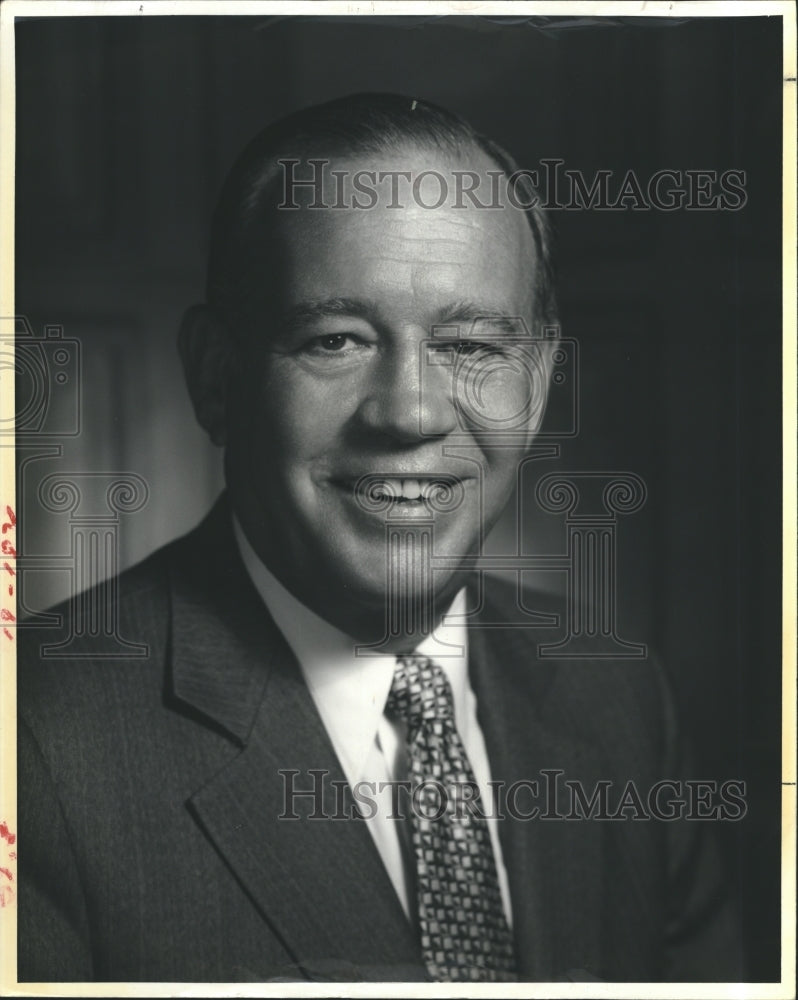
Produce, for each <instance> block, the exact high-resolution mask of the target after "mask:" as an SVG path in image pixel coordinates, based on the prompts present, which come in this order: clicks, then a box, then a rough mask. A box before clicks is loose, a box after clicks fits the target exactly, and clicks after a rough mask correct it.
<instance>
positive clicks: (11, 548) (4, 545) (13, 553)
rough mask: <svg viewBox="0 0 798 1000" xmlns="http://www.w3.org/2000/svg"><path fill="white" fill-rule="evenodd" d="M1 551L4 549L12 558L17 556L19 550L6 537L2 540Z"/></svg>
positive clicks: (5, 553) (0, 543)
mask: <svg viewBox="0 0 798 1000" xmlns="http://www.w3.org/2000/svg"><path fill="white" fill-rule="evenodd" d="M0 551H2V552H3V554H4V555H7V556H11V558H12V559H16V558H17V550H16V549H15V548H14V546H13V545H12V544H11V542H9V540H8V539H7V538H4V539H3V540H2V542H0Z"/></svg>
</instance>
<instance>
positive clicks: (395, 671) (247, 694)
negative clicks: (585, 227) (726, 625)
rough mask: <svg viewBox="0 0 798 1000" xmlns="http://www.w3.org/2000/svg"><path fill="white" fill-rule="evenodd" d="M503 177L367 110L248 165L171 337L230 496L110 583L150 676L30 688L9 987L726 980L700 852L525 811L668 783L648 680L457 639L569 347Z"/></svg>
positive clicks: (44, 675) (49, 670) (291, 121)
mask: <svg viewBox="0 0 798 1000" xmlns="http://www.w3.org/2000/svg"><path fill="white" fill-rule="evenodd" d="M516 181H517V177H516V176H515V166H514V164H513V162H512V160H510V158H509V157H508V156H507V155H506V154H505V153H504V152H503V151H502V150H501V149H499V148H498V147H497V146H495V145H494V144H493V143H491V142H490V141H488V140H486V139H484V138H482V137H480V136H478V135H477V134H476V133H474V131H473V130H472V129H471V128H470V127H469V126H468V125H467V124H466V123H464V122H462V121H461V120H460V119H458V118H456V117H454V116H452V115H450V114H449V113H447V112H445V111H442V110H441V109H438V108H435V107H433V106H431V105H428V104H426V103H424V102H420V101H417V100H411V99H406V98H402V97H394V96H390V95H360V96H355V97H351V98H345V99H343V100H340V101H336V102H332V103H330V104H327V105H323V106H321V107H317V108H311V109H308V110H307V111H305V112H300V113H299V114H297V115H294V116H291V117H289V118H287V119H285V120H284V121H282V122H278V123H277V124H276V125H273V126H271V127H270V128H268V129H266V130H265V132H264V133H262V134H261V135H260V136H259V137H257V138H256V139H255V140H254V141H253V143H252V144H251V145H250V146H249V147H248V148H247V150H245V151H244V153H243V154H242V157H241V158H240V160H239V162H238V163H237V165H236V166H235V167H234V169H233V171H232V173H231V175H230V176H229V178H228V180H227V182H226V184H225V188H224V191H223V193H222V197H221V200H220V203H219V206H218V208H217V212H216V216H215V219H214V229H213V238H212V248H211V257H210V265H209V274H208V294H207V303H206V304H205V305H203V306H199V307H194V308H192V309H190V310H189V311H188V313H187V314H186V317H185V320H184V323H183V327H182V329H181V334H180V349H181V354H182V357H183V361H184V367H185V371H186V377H187V381H188V386H189V390H190V393H191V396H192V400H193V402H194V406H195V410H196V413H197V417H198V419H199V421H200V423H201V424H202V426H203V427H204V428H205V429H206V430H207V431H208V433H209V434H210V436H211V438H212V439H213V441H214V442H216V443H217V444H219V445H223V446H224V449H225V472H226V481H227V493H226V495H225V496H224V497H223V498H222V499H221V500H220V502H219V503H218V504H217V506H216V507H215V508H214V510H213V511H212V512H211V514H210V515H209V516H208V518H207V519H206V521H205V522H204V523H203V524H202V525H200V527H199V528H198V529H196V531H194V532H192V533H191V534H189V535H188V536H186V537H185V538H183V539H180V540H178V541H177V542H175V543H173V544H172V545H169V546H167V547H166V548H165V549H163V550H161V551H159V552H156V553H155V554H154V555H153V556H151V557H150V558H149V559H148V560H147V561H146V562H144V563H143V564H141V565H140V566H138V567H136V568H134V569H133V570H130V571H129V572H127V573H125V574H124V575H123V576H122V578H121V579H120V581H119V586H118V603H119V614H120V621H121V629H122V632H123V634H124V635H125V636H127V637H132V638H134V639H135V641H136V642H139V643H145V644H146V645H147V647H148V651H149V652H148V656H147V657H146V658H144V659H138V660H137V659H130V660H124V659H121V660H112V659H103V658H101V657H100V658H97V657H93V656H92V652H91V648H90V646H89V645H88V644H87V647H86V651H85V655H83V654H81V655H76V656H75V657H74V659H71V660H69V661H58V660H55V661H48V660H47V659H46V658H41V659H40V658H39V657H38V655H37V654H38V650H39V647H40V644H41V643H42V642H44V641H52V637H51V636H50V635H47V636H46V637H44V638H43V637H42V635H33V634H30V635H29V636H27V639H26V642H25V652H24V653H23V654H22V655H21V657H20V672H19V698H20V706H21V711H20V751H19V752H20V764H19V790H20V821H19V822H20V893H19V898H20V911H19V913H20V922H19V963H20V965H19V975H20V978H21V979H26V980H83V979H86V980H89V979H96V980H101V981H102V980H106V981H108V980H117V981H125V980H131V981H140V980H160V981H186V980H195V981H206V980H207V981H241V980H251V981H268V980H278V981H279V980H285V979H288V980H290V979H318V980H330V979H332V980H343V981H346V980H371V981H391V980H442V981H455V982H458V981H512V980H513V979H520V980H553V979H565V980H567V979H607V980H632V981H635V980H636V981H646V980H659V979H665V980H667V979H674V980H678V979H681V980H693V979H696V980H714V979H737V978H739V977H740V975H741V972H740V969H739V967H738V965H737V961H738V956H739V947H738V943H737V937H736V927H735V918H734V913H733V909H732V907H731V905H730V903H729V901H728V899H727V898H726V895H725V893H724V891H723V887H722V882H721V874H720V871H719V868H718V862H717V859H716V857H715V854H714V852H713V849H712V846H711V844H710V843H709V842H708V840H707V838H706V829H705V827H704V825H703V824H700V823H695V822H689V821H686V820H682V819H680V818H679V815H678V813H675V814H673V815H672V816H671V818H670V819H665V818H663V819H662V820H648V821H645V822H641V821H635V820H632V819H628V818H626V817H622V818H621V821H617V822H603V821H601V820H596V819H595V818H582V819H579V818H578V817H577V816H573V817H572V818H571V820H568V819H565V818H564V815H565V814H568V813H567V810H566V812H565V814H563V812H562V810H560V811H558V810H557V809H556V808H551V803H550V802H548V800H546V801H544V799H546V796H544V794H543V792H542V791H541V789H542V787H543V784H545V782H546V781H548V780H549V779H552V776H553V779H554V781H555V783H556V779H557V775H559V774H562V775H564V776H565V777H567V778H568V779H569V780H572V781H574V782H577V783H579V786H580V788H583V789H587V792H588V793H589V792H590V790H591V789H594V788H596V787H597V784H598V783H600V782H609V783H610V784H617V785H624V784H625V783H626V782H628V781H632V782H634V784H635V787H637V788H641V789H645V788H651V787H652V786H654V785H655V784H656V783H657V782H658V781H662V780H665V779H667V780H671V781H674V780H678V779H679V778H680V776H681V775H682V774H683V773H684V771H683V764H682V763H681V758H680V754H679V741H678V736H677V733H676V730H675V726H674V722H673V714H672V708H671V700H670V697H669V695H668V691H667V686H666V685H665V683H664V681H663V679H662V676H661V672H660V670H659V669H658V668H657V667H656V666H654V665H653V664H652V663H650V662H648V661H646V662H645V663H643V664H641V663H640V662H636V661H632V662H628V661H623V660H618V661H607V660H601V661H600V662H593V661H590V660H585V659H573V660H563V661H556V660H555V661H551V660H545V661H544V660H541V659H539V658H538V656H537V653H536V641H537V640H536V638H535V636H534V632H533V633H532V634H531V635H530V633H529V632H528V631H526V630H517V629H511V628H507V629H496V628H495V627H492V628H490V629H488V628H480V627H479V625H480V623H488V622H490V623H492V624H493V625H494V626H495V623H496V622H497V620H498V621H501V620H502V615H503V614H506V612H507V608H508V606H509V602H510V601H512V600H515V594H514V593H512V594H506V595H504V596H500V597H498V598H497V597H496V595H495V594H493V596H492V599H491V598H490V596H489V597H488V598H486V600H485V601H484V602H482V603H483V604H484V607H480V606H479V605H480V601H479V599H478V596H477V595H478V594H479V593H482V591H481V590H480V588H479V587H476V588H475V586H474V581H473V580H472V579H471V570H470V567H471V566H473V562H470V561H469V559H470V557H472V556H474V555H477V554H478V553H479V552H480V550H481V545H482V540H483V537H484V535H485V534H486V533H487V531H489V530H490V528H491V526H492V525H493V524H494V523H495V521H496V519H497V518H498V516H499V514H500V512H501V510H502V508H503V507H504V506H505V504H506V502H507V500H508V498H509V496H510V495H511V493H512V488H513V485H514V483H515V480H516V477H517V474H518V469H519V463H520V462H521V461H522V460H523V458H524V456H525V455H526V454H527V452H528V450H529V448H530V446H531V444H532V442H533V440H534V437H535V433H536V431H537V430H538V427H539V423H540V419H541V416H542V410H543V402H544V400H545V395H546V386H547V382H548V374H549V369H550V367H551V360H550V359H551V352H552V342H551V341H550V340H547V339H546V338H544V337H543V332H544V329H545V328H546V327H550V326H551V325H552V324H553V323H554V322H555V320H556V312H555V307H554V296H553V292H552V289H551V266H550V259H549V249H548V246H549V236H548V230H547V227H546V223H545V220H544V218H543V215H542V213H541V211H540V210H539V209H538V208H537V207H535V206H534V205H532V201H533V198H532V197H531V191H530V189H529V188H528V187H526V188H524V187H522V186H520V185H517V184H516ZM486 192H489V193H490V194H489V196H486V194H485V193H486ZM525 206H526V207H525ZM497 429H498V431H500V432H497ZM505 431H506V433H505ZM477 582H478V581H477ZM483 590H484V588H483ZM84 606H85V607H89V608H90V607H91V601H88V602H84ZM67 613H68V612H67ZM466 626H468V627H466ZM546 794H548V792H547V793H546ZM458 796H459V797H458Z"/></svg>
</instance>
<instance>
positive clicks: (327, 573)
mask: <svg viewBox="0 0 798 1000" xmlns="http://www.w3.org/2000/svg"><path fill="white" fill-rule="evenodd" d="M333 166H334V168H335V169H338V170H346V171H349V172H350V174H354V173H355V172H357V171H358V170H372V171H373V170H395V169H405V170H411V171H413V172H414V174H415V173H418V172H420V171H422V170H430V169H434V170H437V171H438V172H439V173H440V174H441V175H442V176H444V177H445V178H447V181H448V183H449V185H450V190H453V188H454V179H453V176H452V170H453V169H455V170H456V169H461V170H462V169H471V170H480V171H483V172H484V171H486V170H493V171H495V170H496V165H495V164H494V163H493V162H492V161H490V160H489V159H488V158H487V157H485V156H484V155H483V154H481V153H480V152H478V151H472V152H470V153H469V154H468V155H467V156H464V157H463V162H458V161H457V159H455V158H453V157H451V156H449V157H446V156H444V154H441V153H430V152H428V151H425V150H415V149H410V150H409V151H408V150H404V151H400V152H397V153H396V154H395V155H394V156H392V157H390V156H388V155H385V156H383V157H377V156H370V157H368V158H366V157H363V158H360V157H353V158H349V159H347V160H342V161H338V162H336V163H335V164H333ZM484 183H485V188H484V189H483V190H484V191H487V190H489V183H488V179H487V178H485V182H484ZM403 190H404V195H403V198H402V203H403V204H404V206H405V207H403V208H389V207H387V205H388V201H389V199H388V198H386V197H383V198H381V202H380V204H378V205H376V206H375V207H373V208H371V209H368V210H357V209H353V208H351V207H348V208H344V209H333V208H327V209H309V208H307V207H302V208H301V209H299V210H297V211H285V210H284V211H282V212H278V213H277V215H278V223H277V236H276V240H277V247H276V253H275V254H273V255H271V258H270V259H271V260H275V259H276V260H279V261H280V264H279V271H278V273H277V274H276V275H275V274H274V273H272V274H271V275H270V284H271V285H272V286H273V287H274V288H275V294H274V301H273V304H272V307H271V308H270V309H269V315H264V316H263V317H262V327H261V328H260V329H257V324H256V328H255V329H254V330H250V331H249V332H248V337H249V341H248V343H249V344H250V345H251V346H250V347H249V348H246V349H244V353H243V355H242V357H241V365H240V367H241V374H240V375H239V376H238V378H239V381H238V382H237V383H236V384H235V385H234V386H233V390H232V393H231V396H230V400H229V404H228V407H229V409H228V427H227V456H226V466H227V477H228V485H229V489H230V493H231V497H232V500H233V504H234V508H235V510H236V511H237V514H238V516H239V519H240V520H241V523H242V526H243V528H244V530H245V533H246V534H247V536H248V538H249V540H250V542H251V544H252V545H253V547H254V548H255V550H256V551H257V552H258V554H259V555H260V557H261V558H262V559H263V560H264V562H265V563H266V565H267V566H268V567H269V568H270V569H271V571H272V572H273V573H274V574H275V575H276V576H277V577H278V578H279V579H280V580H281V581H282V582H283V584H284V585H286V586H287V587H288V588H289V589H290V590H291V591H292V592H293V593H294V594H295V595H296V596H297V597H298V598H299V599H300V600H302V601H303V602H304V603H305V604H307V605H308V606H310V607H311V608H313V609H314V610H315V611H316V612H317V613H319V614H321V615H322V616H324V617H326V618H328V619H329V620H332V621H334V622H335V623H336V624H338V625H339V627H345V626H347V624H349V623H350V620H351V624H350V630H351V631H355V630H356V629H360V630H361V631H362V628H361V626H360V625H359V624H357V623H358V622H359V621H360V617H359V616H361V612H364V613H366V614H367V615H371V616H372V618H373V617H374V615H379V616H380V620H381V616H382V614H383V609H384V605H385V596H386V579H387V572H388V563H387V558H388V557H387V555H386V518H387V517H389V516H390V517H391V519H392V521H399V522H401V523H402V524H404V525H405V526H408V527H411V528H412V526H413V525H415V526H418V525H420V524H421V522H429V521H432V522H433V532H434V547H433V554H434V556H436V557H437V556H448V557H455V560H454V561H455V562H456V558H457V557H462V556H463V555H465V554H468V553H473V552H474V551H475V550H476V549H477V548H478V546H479V540H480V537H481V536H482V535H483V534H484V533H485V532H486V531H487V530H489V528H490V527H491V526H492V524H493V523H494V522H495V520H496V518H497V517H498V515H499V513H500V512H501V510H502V508H503V507H504V505H505V503H506V501H507V499H508V497H509V496H510V495H511V492H512V488H513V485H514V483H515V479H516V473H517V469H518V463H519V459H521V457H522V456H523V454H524V453H525V451H526V450H527V448H528V445H529V443H530V441H531V439H532V437H533V436H534V430H535V427H536V425H537V423H538V422H539V418H540V416H541V413H540V407H539V403H540V395H541V392H542V391H543V390H544V387H543V383H544V379H543V377H542V373H541V372H540V370H539V369H538V370H537V372H536V373H534V374H533V377H532V380H531V379H530V371H529V366H528V365H527V366H526V367H525V366H524V365H523V364H519V359H522V358H523V357H527V358H528V357H529V356H530V355H529V354H528V353H526V354H524V353H523V351H522V353H521V355H519V351H518V343H517V342H518V339H519V338H523V337H526V338H529V337H530V334H529V331H531V330H532V329H533V325H532V320H533V316H532V308H533V297H534V295H533V293H534V289H533V274H534V270H533V265H534V241H533V239H532V235H531V233H530V231H529V227H528V224H527V222H526V220H525V218H524V216H523V214H522V213H521V212H520V211H517V210H515V209H512V208H504V209H499V210H480V209H478V208H475V207H474V206H473V205H469V206H468V207H467V208H455V207H453V206H452V204H451V202H452V201H453V198H452V197H450V198H449V199H448V204H447V205H444V206H442V207H440V208H437V209H425V208H423V207H421V206H419V205H418V204H416V203H414V201H413V199H412V197H411V196H410V191H409V187H406V188H404V189H403ZM436 190H437V189H436V188H432V187H431V188H430V189H429V191H428V190H427V189H426V188H425V189H423V191H422V197H423V198H424V200H425V201H426V202H428V203H429V202H434V201H435V199H436V194H435V192H436ZM331 200H332V199H331ZM482 200H485V199H484V197H483V199H482ZM466 204H467V203H466ZM433 328H436V329H435V333H436V336H435V337H434V344H435V346H430V345H429V344H427V342H428V341H429V340H430V338H431V337H432V334H433ZM442 328H443V329H442ZM531 381H532V382H535V384H531ZM530 397H534V398H533V400H532V405H531V407H530V406H529V402H530ZM525 407H526V409H525ZM530 410H531V412H528V411H530ZM519 414H521V415H520V417H519V416H518V415H519ZM486 429H488V430H494V429H498V430H499V431H502V430H507V429H510V430H511V431H512V433H511V434H510V435H509V436H507V435H504V436H502V434H501V433H500V434H499V435H498V436H497V435H493V437H492V438H490V439H487V438H485V436H484V433H482V432H484V431H485V430H486ZM366 476H371V477H376V481H375V480H372V482H371V484H370V490H371V500H372V501H375V500H376V503H372V504H369V503H368V501H367V500H366V498H365V497H364V495H363V493H362V492H358V484H361V486H362V481H363V477H366ZM442 482H447V483H449V484H452V483H453V484H454V489H455V495H456V497H457V498H460V501H461V502H459V505H457V506H456V508H455V509H453V510H449V511H440V510H435V509H434V507H435V504H434V503H431V502H430V501H428V500H427V499H425V497H427V496H431V497H432V499H433V500H434V496H435V494H436V493H437V491H438V489H439V487H440V485H441V483H442ZM391 496H393V497H394V499H393V501H392V502H388V503H387V509H384V508H386V504H385V503H384V502H380V501H381V499H383V498H389V497H391ZM371 507H378V508H383V509H379V510H373V509H371ZM411 534H412V530H411ZM457 583H458V580H457V577H456V573H455V569H454V568H452V567H450V568H448V569H444V570H441V571H437V572H436V573H435V574H434V590H435V592H436V593H437V594H439V595H441V596H444V597H447V599H448V596H449V595H450V594H452V593H453V592H454V590H455V589H456V584H457ZM442 610H443V609H442Z"/></svg>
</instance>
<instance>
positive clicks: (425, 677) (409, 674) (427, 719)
mask: <svg viewBox="0 0 798 1000" xmlns="http://www.w3.org/2000/svg"><path fill="white" fill-rule="evenodd" d="M385 711H386V713H387V714H388V715H394V716H397V717H398V718H400V719H405V720H406V721H407V726H408V729H409V731H410V732H411V733H412V732H414V731H416V730H417V729H419V728H420V727H421V726H423V725H424V724H425V723H431V722H433V721H435V720H443V719H452V720H453V719H454V702H453V698H452V688H451V685H450V684H449V679H448V678H447V676H446V674H445V673H444V672H443V670H442V669H441V668H440V667H439V666H438V664H437V663H435V662H434V661H433V660H431V659H430V658H429V657H428V656H417V655H412V656H397V658H396V670H395V671H394V675H393V685H392V686H391V690H390V693H389V695H388V701H387V703H386V705H385Z"/></svg>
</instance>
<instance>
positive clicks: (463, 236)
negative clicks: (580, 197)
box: [274, 146, 535, 318]
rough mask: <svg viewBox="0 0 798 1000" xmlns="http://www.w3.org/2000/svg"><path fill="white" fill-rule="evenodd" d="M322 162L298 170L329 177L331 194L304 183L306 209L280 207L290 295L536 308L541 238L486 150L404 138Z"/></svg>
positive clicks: (278, 231)
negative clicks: (443, 147)
mask: <svg viewBox="0 0 798 1000" xmlns="http://www.w3.org/2000/svg"><path fill="white" fill-rule="evenodd" d="M315 169H316V173H315V175H314V174H312V173H311V171H310V170H309V169H308V165H307V163H300V164H299V165H298V166H297V167H296V169H295V173H294V174H293V177H295V178H302V179H307V178H308V177H310V176H315V178H316V179H317V181H318V179H319V177H320V174H323V177H322V180H323V188H322V197H321V198H319V197H318V191H319V188H318V187H316V188H310V187H305V186H302V187H299V186H297V187H295V188H294V189H293V192H294V195H295V197H294V202H295V204H298V205H299V207H298V208H296V209H283V210H281V211H278V212H277V213H276V215H277V218H276V225H275V228H274V237H275V240H276V246H275V249H276V250H277V257H278V259H279V260H280V262H281V267H280V270H281V272H282V274H281V279H282V280H281V289H280V293H281V295H282V296H285V297H287V298H288V299H290V300H293V301H296V299H298V298H303V299H306V298H322V297H325V296H344V295H351V296H358V295H360V296H363V295H368V297H370V298H378V299H381V300H383V301H385V302H386V304H388V305H391V304H392V305H396V306H400V305H402V304H404V305H405V306H406V307H407V308H408V309H411V308H412V307H413V306H421V305H424V304H425V303H427V302H429V303H430V304H432V300H435V299H439V298H447V299H448V300H451V299H453V298H463V297H465V296H467V297H469V298H472V299H477V300H483V301H485V302H486V303H489V302H495V303H496V304H497V306H501V308H502V309H503V310H505V311H506V310H508V309H510V310H513V309H514V310H516V311H517V312H519V313H520V314H522V315H525V317H527V318H528V317H529V314H530V312H531V304H532V300H533V296H534V285H533V282H534V273H535V268H534V263H535V244H534V239H533V237H532V233H531V231H530V228H529V224H528V222H527V219H526V217H525V215H524V213H523V212H522V211H520V210H519V209H516V208H513V207H512V205H511V204H509V203H508V200H507V198H506V178H505V177H504V175H503V173H502V172H501V170H500V168H499V167H498V165H497V164H496V163H495V162H494V161H493V160H492V159H490V158H489V157H488V156H487V155H486V154H485V153H483V152H482V151H481V150H479V149H476V148H469V149H467V150H466V151H464V152H461V153H455V152H442V151H439V150H428V149H425V148H421V147H418V146H400V147H397V148H395V149H392V150H389V151H385V152H380V153H371V154H359V155H353V154H350V155H347V156H339V157H335V158H331V159H330V160H328V161H327V162H326V163H325V164H324V166H323V168H322V170H320V169H319V168H318V167H317V168H315ZM464 188H465V189H469V190H473V191H474V192H475V197H476V200H475V199H472V198H469V197H468V195H467V194H465V193H464ZM314 202H315V205H316V207H313V204H314ZM320 202H321V204H319V203H320ZM477 202H478V203H477ZM484 205H487V206H488V207H482V206H484Z"/></svg>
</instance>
